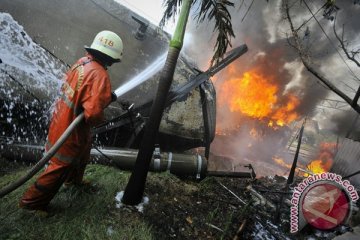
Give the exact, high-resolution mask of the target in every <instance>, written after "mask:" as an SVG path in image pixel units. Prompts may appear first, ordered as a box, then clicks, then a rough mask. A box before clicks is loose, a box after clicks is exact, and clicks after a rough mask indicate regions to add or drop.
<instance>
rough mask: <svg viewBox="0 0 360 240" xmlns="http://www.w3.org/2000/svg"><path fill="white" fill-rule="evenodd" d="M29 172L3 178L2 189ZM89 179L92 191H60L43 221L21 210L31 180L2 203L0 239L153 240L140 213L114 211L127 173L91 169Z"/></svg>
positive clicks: (0, 182)
mask: <svg viewBox="0 0 360 240" xmlns="http://www.w3.org/2000/svg"><path fill="white" fill-rule="evenodd" d="M25 171H26V169H23V170H20V171H16V172H13V173H11V174H8V175H4V176H2V177H1V178H0V187H2V186H4V185H6V184H7V183H9V182H12V181H13V180H15V179H17V178H18V177H20V176H21V175H23V174H24V173H25ZM85 177H86V179H89V180H90V181H92V182H94V183H95V184H94V188H95V189H96V190H97V191H96V192H95V193H94V192H93V191H89V189H84V188H83V189H81V188H80V189H79V188H76V187H71V188H69V189H64V188H61V189H60V191H59V193H58V194H57V195H56V196H55V198H54V199H53V201H52V202H51V205H50V206H51V209H50V211H51V212H53V213H55V215H54V216H51V217H48V218H40V217H38V216H34V215H32V214H29V213H28V212H26V211H24V210H22V209H18V208H17V202H18V201H19V199H20V197H21V195H22V193H23V192H24V191H25V190H26V188H27V187H28V186H29V185H30V184H31V183H32V182H33V180H30V181H29V182H28V183H27V184H25V186H22V187H20V188H19V189H17V190H15V191H14V192H12V193H10V194H9V195H7V196H5V197H4V198H2V199H1V200H0V213H1V214H0V239H53V240H61V239H89V240H90V239H153V237H152V233H151V226H149V224H147V223H146V222H144V221H143V219H142V218H141V213H137V212H136V213H134V212H128V211H124V210H123V211H119V209H116V208H115V195H116V192H118V191H121V190H123V189H124V188H125V184H126V183H127V179H128V177H129V174H128V173H124V172H121V171H119V170H117V169H113V168H109V167H104V166H98V165H89V166H88V167H87V170H86V173H85Z"/></svg>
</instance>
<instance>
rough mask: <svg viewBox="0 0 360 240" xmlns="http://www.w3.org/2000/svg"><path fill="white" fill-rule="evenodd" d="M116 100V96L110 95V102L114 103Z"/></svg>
mask: <svg viewBox="0 0 360 240" xmlns="http://www.w3.org/2000/svg"><path fill="white" fill-rule="evenodd" d="M116 99H117V96H116V94H115V93H114V92H112V93H111V102H115V101H116Z"/></svg>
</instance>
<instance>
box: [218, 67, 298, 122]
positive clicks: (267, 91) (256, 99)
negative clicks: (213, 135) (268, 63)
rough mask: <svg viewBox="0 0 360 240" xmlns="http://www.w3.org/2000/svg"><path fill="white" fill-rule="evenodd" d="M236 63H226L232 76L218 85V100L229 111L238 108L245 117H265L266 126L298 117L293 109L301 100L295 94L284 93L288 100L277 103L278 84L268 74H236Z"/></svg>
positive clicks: (254, 70)
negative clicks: (228, 64)
mask: <svg viewBox="0 0 360 240" xmlns="http://www.w3.org/2000/svg"><path fill="white" fill-rule="evenodd" d="M234 69H235V67H233V66H232V65H231V66H230V67H229V70H228V73H229V75H231V76H232V77H230V79H229V80H227V81H225V82H224V83H222V85H220V86H219V87H220V89H219V90H220V91H219V93H220V96H219V103H220V104H222V105H227V106H228V108H229V110H230V111H231V112H240V113H242V114H244V115H246V116H248V117H252V118H256V119H259V120H266V121H268V126H270V127H275V126H284V125H285V124H288V123H290V122H292V121H294V120H296V119H297V118H298V114H297V113H296V112H295V110H296V107H297V106H298V105H299V103H300V101H299V99H298V98H297V97H295V96H294V95H290V94H288V95H284V96H282V98H285V99H286V100H287V102H286V103H285V105H282V104H280V103H279V99H278V96H279V87H278V86H277V85H276V84H275V81H274V79H273V78H272V77H271V76H266V77H265V76H264V75H262V74H261V73H259V71H258V70H256V69H253V70H251V71H248V72H245V73H244V74H243V75H242V77H236V75H235V74H236V71H235V70H234Z"/></svg>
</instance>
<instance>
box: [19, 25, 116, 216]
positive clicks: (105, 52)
mask: <svg viewBox="0 0 360 240" xmlns="http://www.w3.org/2000/svg"><path fill="white" fill-rule="evenodd" d="M85 50H86V52H87V54H86V56H85V57H83V58H80V59H79V60H78V61H77V62H76V63H75V65H73V66H72V67H71V69H70V70H69V71H68V72H67V73H66V76H65V81H64V83H63V85H62V87H61V97H60V98H59V99H58V100H57V102H56V104H55V109H54V112H53V114H52V119H51V123H50V126H49V133H48V137H47V143H46V145H45V150H46V151H48V150H49V149H50V148H51V147H52V145H53V144H55V142H56V141H57V140H58V138H59V137H60V136H61V135H62V134H63V132H64V131H65V130H66V129H67V128H68V126H69V125H70V124H71V122H72V121H73V120H74V119H75V118H76V117H77V115H79V114H80V113H81V112H84V115H85V121H83V122H82V123H80V124H79V126H78V127H77V128H76V129H75V130H74V131H73V132H72V134H71V135H70V137H69V138H68V139H67V140H66V141H65V142H64V144H63V145H62V146H61V148H60V149H59V150H58V152H57V153H56V154H55V155H54V156H53V157H52V158H51V159H50V162H49V165H48V167H47V168H46V169H45V171H44V172H43V173H42V174H41V175H40V176H39V178H38V179H37V180H36V181H35V183H34V184H33V185H32V186H30V188H29V189H28V190H27V191H26V192H25V193H24V195H23V196H22V198H21V200H20V203H19V207H21V208H24V209H28V210H35V211H36V212H42V215H44V214H46V213H47V206H48V204H49V202H50V201H51V199H52V198H53V197H54V196H55V194H56V193H57V191H58V190H59V188H60V187H61V186H62V185H63V183H65V184H67V185H70V184H74V185H81V184H83V183H84V181H83V175H84V170H85V167H86V164H87V162H88V160H89V158H90V149H91V136H90V128H91V127H93V126H96V125H98V124H99V123H101V122H102V121H103V118H104V116H103V110H104V108H105V107H106V106H107V105H109V104H110V103H111V101H114V100H116V95H114V93H112V92H111V85H110V79H109V75H108V73H107V71H106V70H107V68H108V67H110V66H111V65H112V64H113V63H116V62H120V61H121V60H122V55H123V43H122V40H121V38H120V37H119V36H118V35H117V34H115V33H114V32H111V31H102V32H99V33H98V34H97V35H96V36H95V38H94V41H93V43H92V44H91V46H90V47H87V46H85Z"/></svg>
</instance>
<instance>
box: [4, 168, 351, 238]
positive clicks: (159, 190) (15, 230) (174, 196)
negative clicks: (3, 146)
mask: <svg viewBox="0 0 360 240" xmlns="http://www.w3.org/2000/svg"><path fill="white" fill-rule="evenodd" d="M0 167H1V168H0V169H1V175H0V187H1V186H3V185H4V182H7V181H9V178H10V177H16V176H17V175H21V174H23V172H24V166H22V165H19V164H18V163H9V162H7V161H5V162H4V161H0ZM4 173H7V174H6V175H4ZM8 173H11V174H8ZM129 175H130V173H129V172H123V171H121V170H118V169H114V168H110V167H105V166H100V165H93V164H91V165H89V166H88V167H87V170H86V173H85V177H87V178H90V180H92V182H94V189H95V190H96V191H95V195H93V194H94V192H92V193H88V192H87V191H81V192H80V193H79V192H77V190H76V191H75V192H71V191H70V192H69V191H65V190H60V192H59V194H58V195H57V196H56V197H55V199H54V200H53V202H52V204H51V205H52V206H55V209H56V210H54V211H55V216H54V217H51V218H50V220H41V222H40V223H38V224H39V225H36V224H37V223H35V222H38V220H36V221H33V219H31V221H32V222H34V224H35V225H34V226H32V227H31V228H30V227H29V226H24V225H26V222H28V221H29V219H26V218H24V216H23V215H22V214H20V213H17V212H16V213H12V212H13V211H16V210H14V209H13V208H14V205H15V204H14V202H16V201H18V198H19V196H21V192H22V191H24V188H23V189H20V190H19V191H18V192H14V193H12V194H10V195H9V197H8V198H5V200H4V201H3V202H0V210H1V211H2V213H1V214H0V220H1V221H3V220H4V219H5V218H4V216H5V217H6V218H7V222H6V224H5V225H3V226H2V227H0V235H3V236H6V237H5V238H2V237H0V239H20V238H21V237H24V236H27V238H28V239H38V237H42V238H43V239H46V237H47V236H54V234H55V236H57V237H55V238H53V239H65V238H66V237H65V238H64V233H63V232H61V233H59V234H58V235H56V234H57V233H54V230H51V228H53V227H54V226H59V225H63V226H64V228H68V230H67V231H66V232H67V233H71V232H72V231H73V232H74V231H75V232H76V233H73V234H72V235H70V236H74V235H76V236H78V237H79V238H78V239H99V238H102V239H179V240H180V239H181V240H183V239H200V240H201V239H234V240H235V239H264V240H267V239H309V240H310V239H331V238H333V237H335V236H336V235H338V234H340V233H341V232H344V231H348V229H346V228H339V229H336V230H334V231H332V232H328V233H326V234H323V233H321V232H319V231H316V230H313V229H311V228H305V229H304V230H303V231H302V232H301V233H300V234H298V235H290V234H289V221H288V219H289V207H288V206H286V205H284V207H283V208H282V214H281V215H280V221H279V222H275V212H274V210H272V209H271V207H269V206H267V205H264V206H263V205H261V204H260V205H257V203H256V201H255V200H256V199H255V198H254V197H253V195H252V194H250V192H249V190H247V189H246V187H247V186H249V185H251V186H252V187H253V189H256V191H257V192H259V193H261V194H262V195H263V196H264V197H265V198H266V199H268V200H270V201H271V202H272V203H274V204H275V205H276V204H277V202H279V199H280V196H281V195H280V194H281V193H279V192H281V191H282V190H281V189H282V188H283V186H284V183H285V178H283V177H278V176H275V177H266V178H260V179H256V180H251V179H234V178H215V177H208V178H205V179H203V180H201V181H195V180H194V179H180V178H178V177H176V176H174V175H171V174H169V173H149V175H148V179H147V183H146V188H145V196H146V197H148V198H149V203H148V204H147V205H145V206H144V210H143V212H139V211H137V210H136V209H135V208H133V207H122V208H120V209H119V208H116V207H115V205H116V201H115V195H116V192H118V191H119V190H121V189H124V188H125V186H126V183H127V180H128V177H129ZM285 198H286V197H285ZM89 203H90V206H88V205H89ZM104 207H105V208H104ZM75 214H76V216H75ZM69 219H70V220H69ZM23 221H24V223H25V224H24V223H22V222H23ZM72 221H73V222H72ZM3 223H4V222H3ZM49 224H50V225H49ZM54 224H55V225H54ZM0 225H1V222H0ZM72 225H79V227H76V228H75V227H73V226H72ZM241 226H242V227H241ZM78 228H80V229H81V228H83V229H87V232H86V233H83V232H79V233H77V231H79V230H78ZM19 229H20V230H19ZM100 229H103V230H101V231H102V232H104V233H101V234H102V235H101V234H100V233H99V232H101V231H100ZM109 229H110V230H109ZM240 229H241V232H240V233H239V230H240ZM50 230H51V231H50ZM47 231H48V232H47ZM109 232H110V234H109ZM112 232H118V233H119V234H120V233H121V234H122V235H115V234H113V233H112ZM1 233H2V234H1ZM4 234H5V235H4ZM84 234H85V235H84ZM99 234H100V235H99ZM29 236H36V237H34V238H32V237H29ZM65 236H66V235H65ZM86 236H92V237H86Z"/></svg>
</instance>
